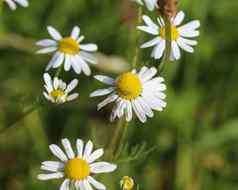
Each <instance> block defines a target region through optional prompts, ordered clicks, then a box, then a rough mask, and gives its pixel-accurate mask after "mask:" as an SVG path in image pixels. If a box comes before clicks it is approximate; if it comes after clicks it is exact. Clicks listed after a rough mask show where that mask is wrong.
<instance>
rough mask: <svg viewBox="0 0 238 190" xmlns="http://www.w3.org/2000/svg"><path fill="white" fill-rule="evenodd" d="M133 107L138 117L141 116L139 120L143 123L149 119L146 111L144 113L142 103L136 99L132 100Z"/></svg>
mask: <svg viewBox="0 0 238 190" xmlns="http://www.w3.org/2000/svg"><path fill="white" fill-rule="evenodd" d="M132 108H133V110H134V112H135V113H136V115H137V117H138V118H139V120H140V121H141V122H142V123H145V122H146V120H147V119H146V116H145V113H144V111H143V109H142V108H141V106H140V104H139V103H138V102H137V101H136V100H133V101H132Z"/></svg>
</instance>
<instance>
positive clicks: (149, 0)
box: [131, 0, 158, 11]
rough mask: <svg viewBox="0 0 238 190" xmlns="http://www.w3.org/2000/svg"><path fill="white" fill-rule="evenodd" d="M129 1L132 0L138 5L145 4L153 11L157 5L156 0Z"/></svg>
mask: <svg viewBox="0 0 238 190" xmlns="http://www.w3.org/2000/svg"><path fill="white" fill-rule="evenodd" d="M131 1H134V2H136V3H138V4H140V5H144V4H145V5H146V7H147V9H148V10H149V11H153V10H154V9H155V8H157V7H158V5H157V0H131Z"/></svg>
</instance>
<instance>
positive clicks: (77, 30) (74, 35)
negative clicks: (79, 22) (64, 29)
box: [71, 26, 80, 40]
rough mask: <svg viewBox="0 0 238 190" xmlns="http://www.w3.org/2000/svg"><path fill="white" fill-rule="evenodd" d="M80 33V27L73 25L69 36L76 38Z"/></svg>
mask: <svg viewBox="0 0 238 190" xmlns="http://www.w3.org/2000/svg"><path fill="white" fill-rule="evenodd" d="M79 33H80V28H79V27H78V26H75V27H74V28H73V30H72V33H71V37H72V38H73V39H75V40H77V39H78V37H79Z"/></svg>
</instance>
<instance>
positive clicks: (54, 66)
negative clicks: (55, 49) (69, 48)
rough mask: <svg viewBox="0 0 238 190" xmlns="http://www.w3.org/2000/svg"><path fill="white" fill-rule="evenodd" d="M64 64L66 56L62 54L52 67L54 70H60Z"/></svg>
mask: <svg viewBox="0 0 238 190" xmlns="http://www.w3.org/2000/svg"><path fill="white" fill-rule="evenodd" d="M63 62H64V54H63V53H60V54H59V56H58V58H57V59H56V60H55V62H54V64H53V65H52V67H53V68H58V67H59V66H61V65H62V64H63Z"/></svg>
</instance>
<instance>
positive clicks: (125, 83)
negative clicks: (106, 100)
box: [116, 72, 142, 100]
mask: <svg viewBox="0 0 238 190" xmlns="http://www.w3.org/2000/svg"><path fill="white" fill-rule="evenodd" d="M116 88H117V93H118V95H119V96H120V97H121V98H124V99H126V100H132V99H135V98H137V97H138V96H140V94H141V92H142V83H141V81H140V78H139V77H138V76H137V75H136V74H133V73H130V72H128V73H123V74H122V75H120V76H119V78H118V80H117V83H116Z"/></svg>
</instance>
